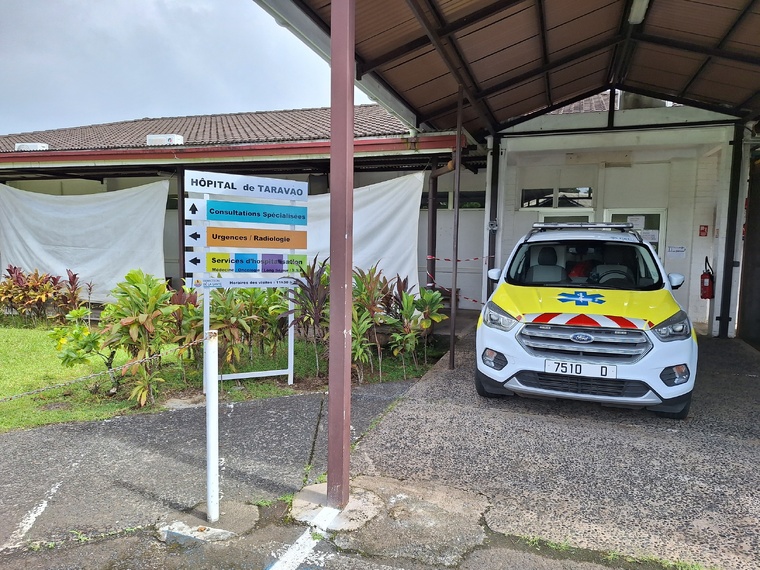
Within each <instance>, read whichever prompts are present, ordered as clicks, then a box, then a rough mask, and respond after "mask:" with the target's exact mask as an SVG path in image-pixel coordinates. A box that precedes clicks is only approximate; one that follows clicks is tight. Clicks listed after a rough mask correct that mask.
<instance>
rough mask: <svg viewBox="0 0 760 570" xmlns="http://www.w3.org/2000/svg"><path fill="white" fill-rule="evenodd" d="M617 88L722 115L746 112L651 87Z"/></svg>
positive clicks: (736, 115) (738, 115) (739, 114)
mask: <svg viewBox="0 0 760 570" xmlns="http://www.w3.org/2000/svg"><path fill="white" fill-rule="evenodd" d="M616 88H617V89H621V90H623V91H627V92H628V93H637V94H638V95H643V96H645V97H652V98H654V99H663V100H665V101H671V102H673V103H678V104H679V105H686V106H688V107H696V108H697V109H704V110H705V111H712V112H713V113H720V114H722V115H732V116H734V117H743V116H744V115H746V113H742V112H740V111H739V110H738V108H736V107H733V106H731V107H721V106H720V105H712V104H710V103H705V102H704V101H697V100H695V99H689V98H688V97H679V96H678V95H676V94H673V93H666V92H664V91H655V90H652V89H643V88H641V87H636V86H631V85H625V84H621V85H617V86H616Z"/></svg>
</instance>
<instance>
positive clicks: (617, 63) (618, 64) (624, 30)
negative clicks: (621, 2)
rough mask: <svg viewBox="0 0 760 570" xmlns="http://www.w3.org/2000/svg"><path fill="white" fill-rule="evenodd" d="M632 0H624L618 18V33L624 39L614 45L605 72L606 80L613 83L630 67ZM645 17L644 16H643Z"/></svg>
mask: <svg viewBox="0 0 760 570" xmlns="http://www.w3.org/2000/svg"><path fill="white" fill-rule="evenodd" d="M632 5H633V0H626V3H625V6H624V8H623V14H622V17H621V20H620V26H619V28H618V33H619V34H620V35H621V36H625V40H624V41H623V42H622V45H619V46H616V47H615V53H614V54H613V56H612V59H611V61H610V67H609V70H608V72H607V81H608V82H609V83H610V84H612V85H614V84H615V83H618V82H620V81H621V79H622V77H625V74H626V73H627V72H628V68H629V67H630V62H631V55H632V52H633V45H632V44H633V41H632V40H631V34H632V33H633V24H631V23H630V21H629V20H630V13H631V6H632ZM645 17H646V16H645Z"/></svg>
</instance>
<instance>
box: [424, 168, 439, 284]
mask: <svg viewBox="0 0 760 570" xmlns="http://www.w3.org/2000/svg"><path fill="white" fill-rule="evenodd" d="M437 169H438V159H437V158H434V159H433V169H432V171H431V173H430V180H429V182H428V217H427V222H428V229H427V263H425V268H426V270H427V279H426V281H425V287H426V288H428V289H435V288H436V285H435V250H436V239H437V236H438V177H437V176H434V175H433V173H434V172H435V171H436V170H437Z"/></svg>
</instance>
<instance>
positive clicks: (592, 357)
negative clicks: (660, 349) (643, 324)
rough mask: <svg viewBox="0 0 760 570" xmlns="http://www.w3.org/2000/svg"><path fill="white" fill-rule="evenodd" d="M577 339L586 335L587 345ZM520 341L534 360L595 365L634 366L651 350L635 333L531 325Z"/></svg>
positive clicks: (646, 340) (643, 337) (638, 332)
mask: <svg viewBox="0 0 760 570" xmlns="http://www.w3.org/2000/svg"><path fill="white" fill-rule="evenodd" d="M574 335H575V337H576V338H578V336H584V335H585V336H586V337H588V342H577V341H574V340H573V337H574ZM517 340H518V341H519V342H520V344H521V345H522V346H523V348H524V349H525V350H526V351H527V352H528V353H529V354H531V355H533V356H538V357H541V358H550V359H555V360H562V359H568V358H569V359H572V360H582V361H583V362H590V363H596V364H605V363H607V364H632V363H634V362H637V361H639V360H641V359H642V358H643V357H644V355H646V354H647V353H648V352H649V351H650V350H652V343H651V341H650V340H649V338H648V337H647V335H646V333H645V332H644V331H641V330H633V329H609V328H595V327H573V326H567V325H550V324H539V323H528V324H526V325H525V326H523V328H522V330H521V331H520V333H519V334H518V335H517Z"/></svg>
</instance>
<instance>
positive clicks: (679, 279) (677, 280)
mask: <svg viewBox="0 0 760 570" xmlns="http://www.w3.org/2000/svg"><path fill="white" fill-rule="evenodd" d="M668 281H670V286H671V287H672V288H673V289H678V288H679V287H680V286H681V285H683V282H684V281H686V277H684V276H683V275H681V274H680V273H668Z"/></svg>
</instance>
